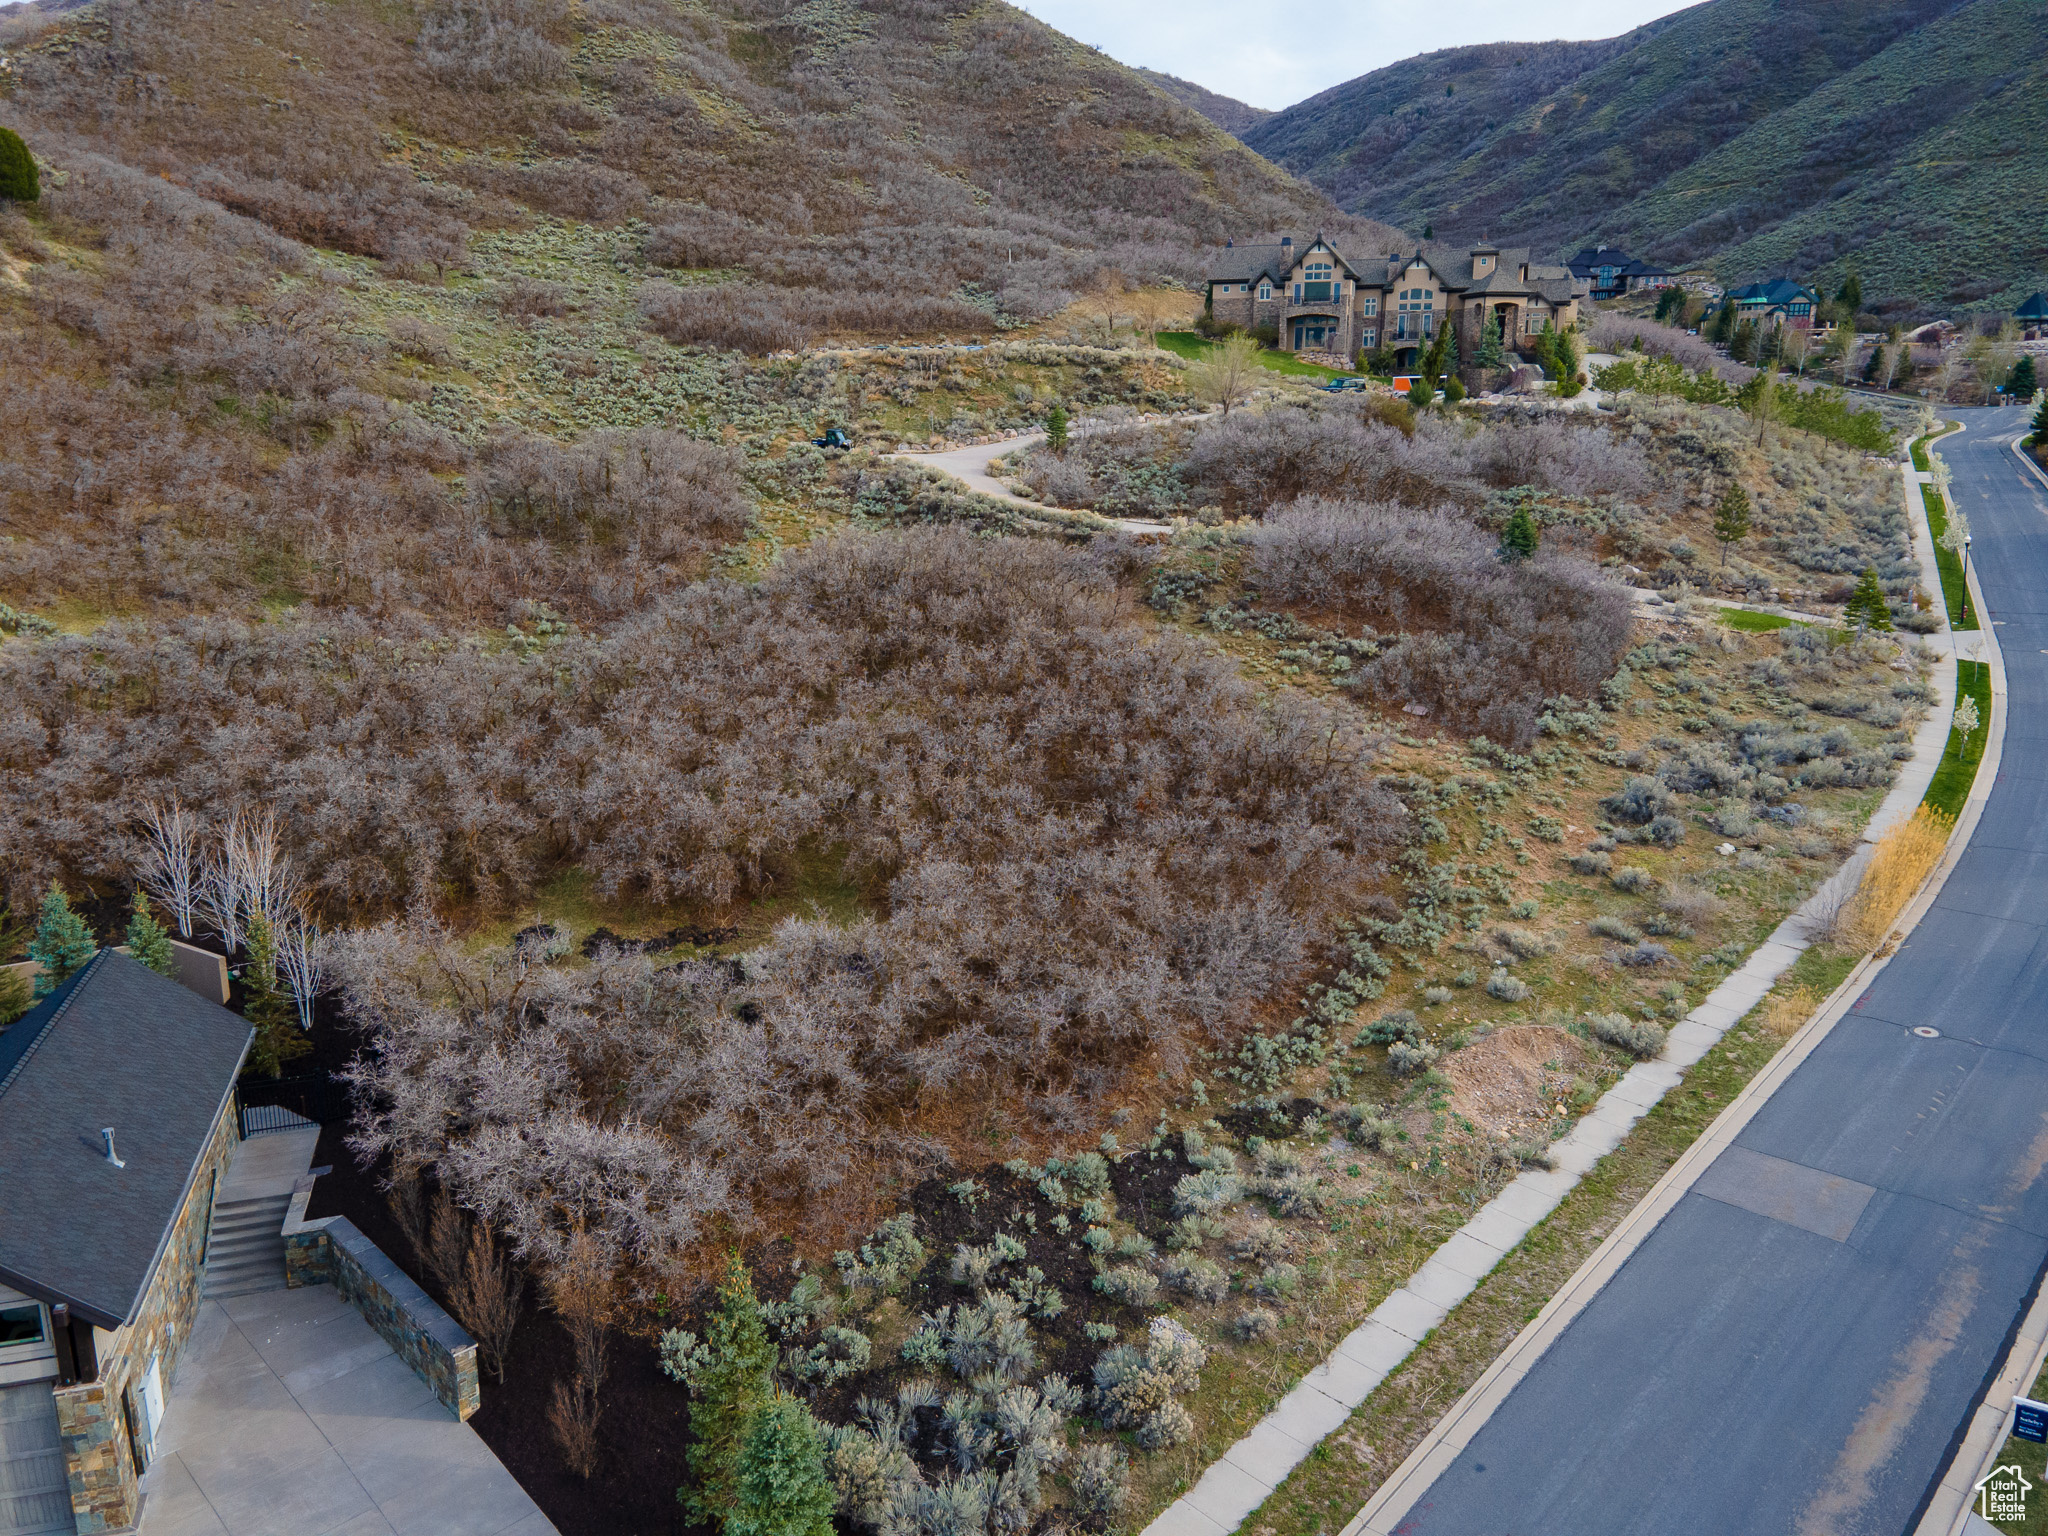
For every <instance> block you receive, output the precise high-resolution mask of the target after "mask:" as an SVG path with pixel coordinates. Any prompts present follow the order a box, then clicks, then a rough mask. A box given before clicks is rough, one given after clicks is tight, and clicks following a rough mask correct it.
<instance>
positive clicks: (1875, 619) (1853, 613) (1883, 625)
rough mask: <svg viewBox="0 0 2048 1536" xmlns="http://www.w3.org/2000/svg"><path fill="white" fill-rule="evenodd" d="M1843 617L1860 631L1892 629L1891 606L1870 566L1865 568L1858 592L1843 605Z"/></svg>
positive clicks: (1851, 595)
mask: <svg viewBox="0 0 2048 1536" xmlns="http://www.w3.org/2000/svg"><path fill="white" fill-rule="evenodd" d="M1842 617H1843V618H1844V619H1846V620H1848V621H1849V622H1850V623H1851V624H1854V625H1855V626H1856V627H1857V628H1858V629H1890V628H1891V627H1892V610H1891V605H1890V604H1889V603H1887V602H1886V601H1885V600H1884V588H1883V587H1881V586H1879V585H1878V581H1877V572H1876V571H1874V570H1872V569H1870V568H1869V567H1868V566H1866V567H1865V568H1864V571H1863V579H1862V580H1860V581H1858V582H1857V583H1856V590H1855V591H1854V592H1852V593H1850V594H1849V601H1848V602H1846V603H1844V604H1843V605H1842Z"/></svg>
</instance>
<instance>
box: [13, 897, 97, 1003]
mask: <svg viewBox="0 0 2048 1536" xmlns="http://www.w3.org/2000/svg"><path fill="white" fill-rule="evenodd" d="M97 953H99V945H98V944H97V943H96V942H95V941H94V939H93V936H92V930H91V929H90V928H88V927H86V925H85V919H84V918H82V917H80V916H79V915H78V914H77V913H76V912H74V911H72V910H71V903H70V901H68V900H67V899H66V898H65V895H64V893H63V892H62V891H60V890H59V889H57V887H56V886H54V885H53V886H51V887H50V889H49V890H48V891H47V892H46V893H45V894H44V896H43V906H42V910H41V911H40V912H39V913H37V915H36V936H35V937H34V938H33V939H31V940H30V941H29V946H28V957H29V959H31V960H34V961H36V962H38V963H39V964H40V965H41V966H42V969H41V970H40V971H38V972H37V973H36V983H35V995H36V996H37V997H39V998H42V997H48V996H49V995H50V994H51V993H52V992H54V991H56V990H57V988H59V987H61V986H63V985H64V983H65V982H67V981H69V980H70V979H71V978H72V977H73V976H75V975H77V974H78V973H79V972H80V971H81V970H83V969H84V968H85V964H86V962H87V961H88V960H90V959H92V957H93V956H94V955H95V954H97Z"/></svg>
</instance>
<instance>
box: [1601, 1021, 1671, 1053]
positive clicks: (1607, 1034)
mask: <svg viewBox="0 0 2048 1536" xmlns="http://www.w3.org/2000/svg"><path fill="white" fill-rule="evenodd" d="M1586 1032H1587V1033H1588V1034H1590V1035H1591V1036H1592V1037H1593V1038H1594V1039H1595V1040H1599V1041H1601V1042H1603V1043H1605V1044H1607V1045H1611V1046H1615V1047H1616V1048H1618V1049H1620V1050H1624V1051H1627V1052H1628V1053H1629V1054H1630V1055H1631V1056H1634V1057H1637V1058H1639V1059H1640V1060H1643V1061H1648V1060H1649V1059H1650V1058H1651V1057H1653V1056H1655V1055H1656V1054H1657V1053H1658V1052H1659V1051H1661V1050H1663V1049H1664V1030H1663V1028H1662V1027H1661V1026H1659V1025H1656V1024H1651V1023H1648V1022H1644V1021H1639V1020H1636V1019H1631V1018H1629V1017H1628V1016H1627V1015H1626V1014H1620V1013H1592V1014H1588V1015H1587V1016H1586Z"/></svg>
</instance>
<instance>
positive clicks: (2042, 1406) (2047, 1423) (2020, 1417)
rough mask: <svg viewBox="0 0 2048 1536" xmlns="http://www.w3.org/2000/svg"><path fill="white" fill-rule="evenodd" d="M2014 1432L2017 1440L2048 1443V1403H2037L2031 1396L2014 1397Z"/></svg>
mask: <svg viewBox="0 0 2048 1536" xmlns="http://www.w3.org/2000/svg"><path fill="white" fill-rule="evenodd" d="M2012 1433H2013V1438H2014V1439H2016V1440H2032V1441H2034V1442H2036V1443H2037V1444H2048V1403H2037V1402H2035V1401H2034V1400H2033V1399H2032V1398H2031V1397H2016V1398H2014V1399H2013V1400H2012Z"/></svg>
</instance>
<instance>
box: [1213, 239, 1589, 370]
mask: <svg viewBox="0 0 2048 1536" xmlns="http://www.w3.org/2000/svg"><path fill="white" fill-rule="evenodd" d="M1585 286H1586V285H1585V284H1584V283H1583V282H1580V281H1578V280H1577V279H1575V278H1573V277H1572V275H1571V274H1570V273H1569V272H1568V271H1566V270H1565V269H1564V268H1563V267H1561V266H1552V265H1547V264H1544V263H1540V262H1534V261H1532V260H1531V259H1530V254H1529V252H1528V251H1527V250H1524V249H1521V248H1502V247H1498V246H1491V245H1478V246H1473V247H1472V248H1471V249H1469V250H1457V249H1453V248H1450V247H1444V246H1434V245H1424V246H1420V247H1418V248H1417V249H1416V251H1415V253H1414V254H1413V255H1410V256H1404V255H1402V254H1401V253H1399V252H1398V251H1397V252H1395V253H1393V254H1391V255H1388V256H1374V257H1371V258H1368V259H1364V260H1359V261H1352V260H1348V259H1347V258H1346V257H1345V256H1343V255H1342V254H1341V253H1339V252H1338V251H1337V249H1336V248H1335V247H1334V246H1332V245H1331V244H1330V243H1329V242H1328V241H1327V240H1325V239H1324V238H1323V237H1322V236H1321V235H1317V236H1315V237H1314V238H1313V239H1312V240H1307V241H1303V242H1301V243H1299V244H1297V243H1296V242H1295V240H1294V238H1293V237H1292V236H1291V235H1290V236H1282V237H1281V239H1280V241H1279V242H1278V243H1277V244H1274V245H1244V246H1239V245H1233V246H1229V247H1227V248H1226V249H1225V250H1224V251H1223V252H1222V254H1221V256H1220V257H1219V259H1218V261H1217V263H1216V266H1215V269H1214V270H1213V272H1212V274H1211V276H1210V278H1209V283H1208V305H1209V312H1210V314H1211V316H1212V317H1213V318H1214V319H1216V320H1218V321H1220V322H1223V323H1225V324H1229V325H1235V326H1237V327H1239V328H1240V329H1243V330H1246V331H1258V330H1260V329H1261V328H1262V327H1267V326H1270V327H1272V329H1273V333H1274V336H1275V340H1276V344H1277V345H1278V346H1279V347H1280V348H1281V349H1282V350H1284V351H1288V352H1296V353H1303V352H1315V353H1333V354H1336V355H1337V356H1339V357H1343V358H1346V359H1356V358H1357V357H1358V356H1359V355H1360V354H1361V353H1364V352H1371V351H1375V350H1378V349H1381V348H1385V349H1387V350H1389V351H1391V352H1392V353H1394V354H1395V361H1396V366H1397V367H1408V366H1410V365H1412V364H1413V363H1414V362H1415V361H1416V354H1417V353H1419V352H1420V351H1421V350H1423V349H1424V348H1426V347H1428V346H1429V345H1430V343H1431V342H1432V341H1433V340H1434V339H1435V338H1436V336H1437V335H1438V334H1439V332H1440V331H1441V330H1442V328H1443V327H1445V326H1455V327H1456V328H1457V334H1458V349H1459V355H1460V358H1461V360H1462V361H1464V362H1467V363H1469V362H1470V361H1471V360H1472V358H1473V357H1474V356H1475V355H1476V353H1477V350H1478V347H1479V344H1480V339H1481V337H1482V335H1483V333H1484V331H1485V329H1486V327H1487V326H1488V325H1489V324H1491V323H1492V322H1494V321H1498V322H1499V323H1500V326H1501V331H1502V342H1503V345H1504V346H1505V347H1507V348H1509V349H1513V348H1515V347H1517V346H1521V345H1525V344H1526V343H1527V342H1528V341H1530V340H1531V339H1533V338H1534V336H1535V335H1536V334H1537V333H1538V332H1540V331H1541V330H1542V329H1543V328H1544V327H1545V326H1546V325H1555V326H1556V327H1557V328H1558V329H1559V330H1564V329H1566V328H1567V327H1569V326H1571V325H1572V324H1574V323H1575V322H1576V321H1577V320H1578V318H1579V301H1580V299H1581V298H1582V297H1584V294H1585Z"/></svg>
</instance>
